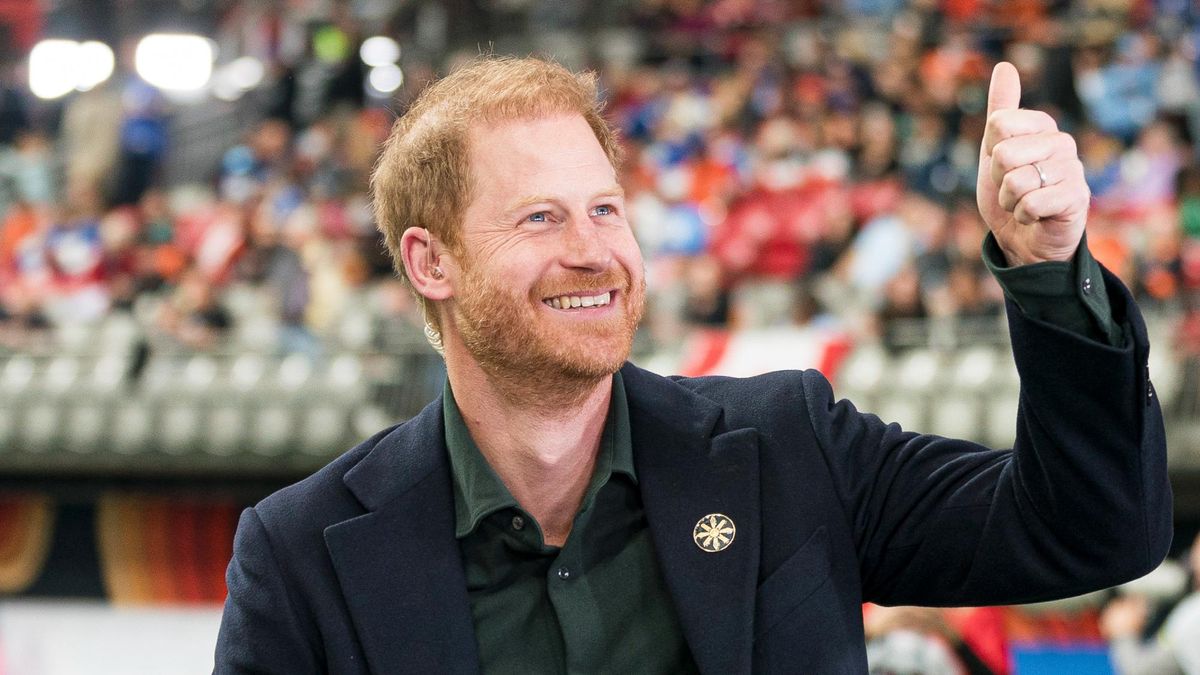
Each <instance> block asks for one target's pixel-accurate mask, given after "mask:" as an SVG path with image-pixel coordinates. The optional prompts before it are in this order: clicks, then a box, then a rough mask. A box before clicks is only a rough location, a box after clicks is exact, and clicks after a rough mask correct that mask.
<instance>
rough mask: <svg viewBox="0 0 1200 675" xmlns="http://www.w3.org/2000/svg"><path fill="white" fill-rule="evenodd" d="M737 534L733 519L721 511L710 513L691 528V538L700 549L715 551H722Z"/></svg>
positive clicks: (708, 551)
mask: <svg viewBox="0 0 1200 675" xmlns="http://www.w3.org/2000/svg"><path fill="white" fill-rule="evenodd" d="M736 535H737V527H736V526H735V525H734V524H733V520H732V519H731V518H730V517H729V516H727V515H725V514H723V513H710V514H708V515H707V516H704V517H703V518H701V519H700V520H699V521H697V522H696V528H695V529H693V530H692V539H693V540H695V542H696V545H697V546H699V547H700V550H701V551H705V552H707V553H716V552H717V551H724V550H725V549H727V548H729V546H730V544H732V543H733V538H734V536H736Z"/></svg>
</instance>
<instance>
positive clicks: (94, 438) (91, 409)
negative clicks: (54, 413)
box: [63, 403, 107, 454]
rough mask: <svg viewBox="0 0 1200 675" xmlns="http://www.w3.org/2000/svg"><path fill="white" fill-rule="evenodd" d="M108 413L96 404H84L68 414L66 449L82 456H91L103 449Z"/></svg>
mask: <svg viewBox="0 0 1200 675" xmlns="http://www.w3.org/2000/svg"><path fill="white" fill-rule="evenodd" d="M106 419H107V415H106V411H105V410H104V408H103V407H102V406H99V405H96V404H94V403H84V404H81V405H77V406H75V407H74V408H71V409H69V410H68V411H67V412H66V426H65V428H64V432H63V436H64V439H63V440H64V442H65V445H66V448H67V449H68V450H70V451H72V452H77V453H80V454H90V453H94V452H96V451H97V450H100V449H101V443H103V440H104V439H103V434H104V427H105V422H106Z"/></svg>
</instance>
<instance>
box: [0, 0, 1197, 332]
mask: <svg viewBox="0 0 1200 675" xmlns="http://www.w3.org/2000/svg"><path fill="white" fill-rule="evenodd" d="M235 5H236V4H235ZM1194 12H1195V10H1193V9H1191V8H1190V4H1189V3H1171V2H1155V3H1150V2H1136V3H1135V2H1130V3H1119V2H1118V3H1091V2H1078V3H1042V2H1032V1H1031V2H1018V3H1002V4H993V3H984V2H972V1H969V0H961V1H956V2H941V3H934V2H912V3H904V2H898V1H893V2H887V1H884V0H879V1H875V2H867V1H866V0H863V1H861V2H852V3H845V6H844V7H843V8H842V9H841V11H840V12H838V13H833V12H832V10H829V9H822V10H820V11H818V10H817V9H814V8H811V7H809V8H807V9H806V6H805V5H803V3H801V5H799V6H798V7H792V6H791V5H790V4H789V3H775V2H733V1H728V0H727V1H722V2H711V3H699V2H696V3H690V2H648V1H647V2H641V3H638V4H637V7H636V10H635V12H634V13H633V15H632V16H631V17H629V18H628V21H629V25H630V26H637V27H638V32H637V33H636V34H637V35H638V36H639V37H638V39H637V40H636V41H635V46H636V49H634V52H635V53H637V54H638V56H637V57H636V58H632V57H629V56H624V57H621V56H620V55H619V54H618V55H616V56H614V55H611V54H610V55H607V56H606V55H605V54H604V53H603V52H602V51H600V50H597V54H596V55H593V58H592V61H591V63H590V65H592V66H594V67H596V68H597V69H598V70H599V73H600V75H601V78H602V82H603V87H604V91H605V92H606V96H607V99H608V100H607V103H608V112H609V114H610V115H611V116H612V118H613V119H614V120H616V121H617V123H618V124H619V126H620V128H621V130H622V132H623V134H624V139H625V144H626V156H627V159H626V162H625V165H624V167H623V174H624V184H625V186H626V189H627V190H628V203H629V212H630V218H631V221H632V222H633V224H634V226H635V227H636V230H637V234H638V236H639V238H640V240H641V242H642V245H643V248H644V251H645V255H646V259H647V265H648V270H649V279H650V291H651V298H652V302H651V311H650V314H649V317H648V323H647V326H648V328H649V330H648V331H647V333H648V335H649V336H651V339H652V343H653V344H657V345H670V344H678V341H679V338H680V337H681V336H682V335H684V334H686V332H687V331H688V330H689V329H690V328H691V327H693V326H727V327H733V328H744V327H755V326H764V325H777V324H800V325H803V324H809V323H812V322H821V323H826V324H833V325H838V326H840V327H842V328H844V329H846V330H847V331H849V332H851V333H852V334H854V335H855V336H857V337H859V338H860V339H861V338H866V339H869V338H870V337H871V336H880V335H882V336H884V337H888V336H889V333H888V327H889V325H891V324H893V322H895V321H896V320H900V319H910V318H918V319H919V318H925V317H945V316H952V317H963V318H968V319H969V318H971V317H995V316H998V313H999V312H1000V307H1001V304H1002V303H1001V295H1000V292H999V289H998V287H997V286H996V284H995V283H994V282H993V281H991V279H990V277H989V276H988V275H987V274H986V272H985V270H984V269H983V267H982V265H981V263H980V258H979V254H978V249H979V242H980V240H981V238H982V234H983V231H984V228H983V225H982V223H981V222H980V220H979V218H978V215H977V213H976V209H975V207H974V197H973V186H974V182H975V176H974V171H975V167H976V163H977V155H976V153H977V151H978V150H977V145H978V142H977V140H976V139H977V138H978V136H979V133H980V130H981V128H982V124H983V107H984V97H985V95H986V92H985V86H986V76H987V73H988V72H990V66H991V64H992V63H993V62H994V61H995V60H997V59H998V58H1006V59H1009V60H1011V61H1013V62H1014V63H1015V64H1016V65H1017V66H1018V68H1019V69H1020V71H1021V73H1022V77H1023V80H1024V87H1025V98H1024V101H1023V104H1024V105H1027V106H1030V107H1038V108H1042V109H1045V110H1047V111H1049V112H1051V114H1053V115H1054V116H1055V118H1056V119H1057V120H1058V121H1059V123H1060V125H1061V126H1062V127H1064V128H1066V129H1068V130H1070V131H1072V132H1074V134H1075V135H1076V137H1077V138H1078V140H1079V154H1080V157H1081V159H1082V160H1083V161H1084V163H1085V164H1086V167H1087V173H1088V176H1089V180H1090V185H1091V188H1092V191H1093V195H1094V200H1093V201H1094V204H1093V209H1092V216H1091V220H1090V223H1089V234H1088V236H1089V245H1090V246H1091V248H1092V250H1093V252H1094V253H1095V255H1096V257H1097V258H1098V259H1100V260H1101V261H1102V262H1103V263H1104V264H1105V265H1106V266H1108V267H1109V268H1110V269H1112V270H1114V271H1116V272H1117V273H1118V274H1120V275H1121V276H1122V277H1123V278H1124V279H1125V280H1126V281H1127V282H1128V284H1129V285H1130V286H1131V287H1132V288H1133V289H1134V290H1135V293H1136V294H1137V295H1138V297H1139V298H1140V299H1141V300H1142V301H1143V302H1144V303H1146V304H1147V305H1148V306H1150V307H1151V308H1154V307H1157V306H1164V307H1168V308H1171V309H1174V308H1185V309H1187V310H1189V311H1188V314H1187V317H1188V318H1187V320H1186V321H1185V322H1183V323H1182V324H1181V326H1182V328H1181V330H1180V333H1179V334H1180V336H1189V335H1193V334H1194V333H1195V332H1196V326H1195V325H1194V324H1195V323H1196V322H1197V321H1198V320H1200V319H1197V313H1196V310H1195V305H1196V304H1197V303H1196V296H1197V291H1196V289H1197V287H1200V170H1198V169H1196V168H1195V166H1194V162H1193V159H1194V157H1195V153H1196V148H1195V146H1194V144H1193V142H1192V140H1193V137H1194V131H1195V129H1194V126H1195V124H1196V123H1197V121H1198V120H1200V113H1198V111H1200V98H1198V93H1197V91H1198V85H1197V72H1198V68H1200V60H1198V58H1197V54H1198V53H1200V31H1198V30H1197V23H1196V16H1195V14H1194ZM259 18H260V19H261V18H262V17H259ZM273 18H274V19H278V20H286V18H287V17H286V16H280V17H273ZM245 19H246V17H245V16H242V15H239V16H238V21H239V22H240V23H243V24H244V23H245ZM230 21H232V19H230ZM249 24H250V25H254V22H253V21H251V22H249ZM339 26H341V27H339ZM229 30H232V29H229ZM241 30H245V29H244V28H241ZM298 30H302V31H303V32H304V35H305V36H307V39H308V43H309V48H307V49H304V50H300V51H298V52H296V54H297V55H296V56H294V57H292V59H291V61H285V60H283V57H278V58H279V59H280V60H279V61H277V62H275V63H271V64H269V70H270V72H272V73H274V74H275V76H274V79H272V80H271V81H269V82H268V83H267V84H266V85H265V86H266V87H268V88H269V90H270V93H269V95H267V96H266V97H264V100H266V104H265V105H264V106H263V111H262V114H263V119H262V121H261V122H260V123H259V124H258V125H257V126H255V127H254V128H253V129H249V130H248V131H247V132H246V133H245V137H244V139H243V141H242V142H241V143H240V144H238V145H236V146H235V147H231V148H229V149H228V150H227V151H226V152H225V154H224V158H223V160H222V161H221V163H220V166H219V167H214V168H213V180H212V181H211V183H210V184H209V185H207V186H203V187H200V188H197V187H196V186H191V187H180V186H168V185H164V184H163V181H162V180H161V176H162V173H163V172H162V166H163V164H164V162H165V161H168V159H169V157H170V154H171V153H172V152H173V151H176V150H177V148H172V147H171V138H169V137H168V133H167V130H168V115H169V111H168V107H169V106H168V104H167V103H166V102H165V101H163V100H162V98H161V97H160V96H159V95H158V94H157V93H156V92H155V91H153V90H152V88H150V87H148V86H147V85H145V84H143V83H140V82H139V81H138V80H137V78H136V76H133V75H128V74H126V75H124V76H123V77H118V78H115V79H114V80H113V81H112V82H111V83H110V84H109V85H107V86H105V87H102V88H100V89H97V90H94V91H91V92H86V93H82V94H78V95H76V96H75V97H74V98H72V99H70V100H68V101H67V102H66V104H65V105H64V110H63V113H62V115H61V119H60V120H59V121H58V122H57V124H55V125H51V126H50V128H46V127H47V125H46V124H45V123H42V124H36V123H32V122H30V121H29V119H28V116H25V115H22V114H21V106H20V105H18V104H19V100H18V99H19V96H20V95H19V93H17V92H12V91H10V92H8V95H7V96H6V101H8V103H7V104H6V106H5V107H6V111H7V112H8V114H6V115H5V116H4V118H3V119H2V120H0V122H2V123H3V128H0V176H2V177H3V181H2V183H3V187H4V190H3V192H2V193H0V211H2V212H3V221H2V224H0V288H2V289H3V290H2V291H0V326H2V328H0V341H2V342H3V344H5V345H7V346H9V347H10V348H20V347H21V346H22V344H25V345H26V346H28V345H29V344H30V343H31V342H36V341H40V338H36V337H31V336H33V335H36V334H37V333H38V329H42V328H47V327H54V326H57V325H61V324H63V323H70V322H93V321H97V320H99V319H101V318H102V317H104V316H105V315H107V314H111V313H113V312H122V311H128V310H130V309H132V308H133V307H134V306H135V305H137V304H139V303H141V304H142V305H152V306H153V308H154V309H153V311H143V312H140V313H139V314H138V316H139V318H140V319H141V320H142V321H143V323H144V324H145V328H146V330H148V331H150V332H151V333H154V334H156V335H159V336H167V337H169V339H170V340H172V341H174V342H175V343H178V344H179V345H181V346H182V347H184V348H187V349H208V348H213V347H215V346H217V345H220V344H221V343H222V340H223V339H224V337H225V335H226V334H228V333H229V330H230V328H231V327H233V325H234V323H235V322H236V320H237V318H238V317H237V312H231V308H230V307H229V303H228V302H226V299H227V297H228V293H229V289H231V288H250V289H254V291H255V292H258V293H260V294H262V295H264V296H266V298H267V300H269V302H268V303H267V306H269V307H270V308H271V314H272V315H273V316H274V317H276V318H277V319H278V322H279V326H280V330H279V331H278V332H277V335H278V345H277V346H278V348H279V350H281V351H287V352H290V351H308V352H316V351H319V350H320V343H321V336H323V335H327V334H328V331H329V330H330V328H331V326H333V325H334V324H335V322H336V321H337V319H338V316H339V314H340V313H341V312H343V311H344V309H345V308H346V307H348V306H352V305H357V306H360V307H361V306H364V303H365V306H369V307H371V308H372V310H373V311H374V312H375V313H376V314H377V315H379V316H381V317H387V320H389V321H392V320H394V317H397V316H400V317H405V318H404V319H403V321H406V322H407V323H410V324H411V323H419V320H418V319H416V318H415V317H413V316H412V315H411V312H412V305H411V303H410V302H409V301H408V300H407V299H406V298H405V296H404V293H403V292H402V291H400V290H399V288H398V285H397V282H396V281H395V277H394V274H393V272H392V270H391V269H390V265H389V263H388V261H387V260H386V257H385V255H384V253H383V250H382V247H381V246H380V244H379V240H378V237H377V235H376V234H375V232H374V228H373V224H372V221H371V214H370V208H369V203H368V198H367V190H368V177H369V174H370V168H371V165H372V162H373V160H374V156H375V151H376V148H377V147H378V145H379V141H380V140H381V139H382V138H383V137H384V136H385V134H386V131H387V129H388V126H389V124H390V121H391V119H392V117H393V111H394V110H396V109H400V108H402V107H403V104H404V102H405V101H406V100H409V99H410V98H411V96H412V94H413V93H414V92H415V90H416V88H418V87H419V86H421V84H422V83H423V82H425V81H428V79H429V77H430V76H432V74H433V72H434V69H433V68H432V67H431V66H430V65H429V64H428V63H426V62H423V61H420V60H416V59H414V61H413V62H412V63H408V62H405V63H404V64H403V65H404V68H405V71H406V73H407V75H408V77H407V78H406V84H405V86H404V88H402V89H401V90H400V91H399V92H397V95H396V96H395V97H394V99H393V100H392V101H385V102H384V103H385V104H386V105H377V104H372V103H371V102H370V101H367V100H366V99H365V98H364V96H363V93H362V89H363V87H362V84H361V83H362V73H361V66H360V65H359V64H358V62H357V59H356V58H355V57H356V55H357V54H356V50H355V49H354V48H353V46H354V45H355V44H357V41H360V40H361V37H362V33H361V31H360V30H358V29H355V28H352V27H345V25H344V22H343V24H334V27H333V28H332V29H331V28H330V26H328V25H326V26H322V27H320V28H313V27H312V25H311V24H308V23H306V24H304V25H303V26H300V27H299V28H298ZM328 30H341V31H342V37H343V38H344V40H343V43H344V44H345V45H346V46H345V47H344V48H343V49H341V50H340V51H339V50H337V49H328V48H324V49H322V48H316V47H314V45H315V46H317V47H319V46H320V44H321V42H320V41H321V40H324V41H325V43H328V42H329V39H328V33H327V31H328ZM322 31H326V32H325V33H323V32H322ZM274 51H276V52H280V51H281V50H274ZM294 51H295V50H294ZM610 51H613V50H610ZM458 58H461V56H450V57H449V58H447V59H446V61H445V64H439V65H445V66H446V67H449V65H450V64H453V63H454V62H455V61H456V60H457V59H458ZM314 69H317V70H319V71H320V72H322V73H324V77H319V78H314V77H311V76H309V73H311V72H312V71H313V70H314ZM314 83H315V84H314ZM257 306H258V305H256V307H257ZM1191 341H1192V342H1194V335H1193V339H1192V340H1191ZM1191 349H1193V350H1194V349H1196V347H1195V346H1194V344H1193V345H1192V346H1191Z"/></svg>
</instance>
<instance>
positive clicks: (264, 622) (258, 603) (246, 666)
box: [213, 508, 323, 675]
mask: <svg viewBox="0 0 1200 675" xmlns="http://www.w3.org/2000/svg"><path fill="white" fill-rule="evenodd" d="M225 581H226V585H227V587H228V596H227V597H226V599H225V613H224V616H223V617H222V619H221V629H220V632H219V633H218V635H217V649H216V659H215V667H214V670H213V672H214V673H218V674H222V675H223V674H230V675H232V674H234V673H239V674H240V673H246V674H249V673H256V674H259V673H261V674H267V673H279V674H280V675H284V674H288V675H293V674H296V673H317V672H323V668H322V666H321V665H320V660H319V658H318V656H317V653H316V651H315V649H314V647H313V643H312V642H310V641H309V640H308V639H306V637H305V636H306V633H307V634H311V633H312V630H315V628H312V629H311V630H309V631H306V630H305V628H304V627H303V626H302V623H301V622H300V621H299V619H298V618H297V617H298V614H297V611H296V601H295V599H294V598H292V597H291V593H290V591H289V590H288V587H287V585H285V583H284V576H283V574H282V572H281V570H280V567H279V564H278V562H277V561H276V559H275V553H274V551H273V550H272V547H271V541H270V538H269V536H268V534H267V530H266V528H265V527H264V526H263V522H262V519H261V518H259V515H258V512H257V511H255V510H254V509H253V508H248V509H246V510H245V511H243V512H242V516H241V519H240V520H239V521H238V527H237V534H236V535H234V540H233V558H232V559H231V560H230V561H229V568H228V570H227V571H226V573H225Z"/></svg>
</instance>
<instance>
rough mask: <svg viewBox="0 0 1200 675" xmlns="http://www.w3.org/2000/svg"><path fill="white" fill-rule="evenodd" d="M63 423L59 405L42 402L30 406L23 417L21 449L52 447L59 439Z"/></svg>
mask: <svg viewBox="0 0 1200 675" xmlns="http://www.w3.org/2000/svg"><path fill="white" fill-rule="evenodd" d="M62 423H63V419H62V414H61V411H60V410H59V408H58V406H57V405H54V404H53V403H49V402H41V403H36V404H34V405H32V406H30V407H29V408H27V409H26V410H25V411H24V415H23V416H22V418H21V444H20V447H21V449H22V450H24V451H26V452H45V451H47V450H49V449H51V448H52V447H53V446H54V444H55V442H56V441H57V440H58V436H59V431H60V430H61V429H62Z"/></svg>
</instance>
